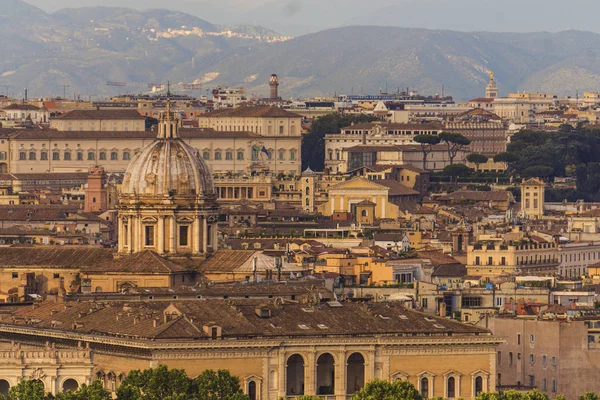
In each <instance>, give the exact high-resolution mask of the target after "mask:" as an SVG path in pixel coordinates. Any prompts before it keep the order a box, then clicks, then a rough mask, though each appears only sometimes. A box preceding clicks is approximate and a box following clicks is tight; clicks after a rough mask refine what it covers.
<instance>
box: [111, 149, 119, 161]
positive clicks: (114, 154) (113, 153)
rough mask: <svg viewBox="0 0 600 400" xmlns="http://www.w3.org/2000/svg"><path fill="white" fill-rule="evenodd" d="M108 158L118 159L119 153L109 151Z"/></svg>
mask: <svg viewBox="0 0 600 400" xmlns="http://www.w3.org/2000/svg"><path fill="white" fill-rule="evenodd" d="M110 159H111V160H118V159H119V153H117V152H116V151H111V152H110Z"/></svg>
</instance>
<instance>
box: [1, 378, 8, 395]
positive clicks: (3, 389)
mask: <svg viewBox="0 0 600 400" xmlns="http://www.w3.org/2000/svg"><path fill="white" fill-rule="evenodd" d="M9 390H10V383H8V381H7V380H5V379H0V395H2V396H4V397H6V398H8V392H9Z"/></svg>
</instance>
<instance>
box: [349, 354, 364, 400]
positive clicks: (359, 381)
mask: <svg viewBox="0 0 600 400" xmlns="http://www.w3.org/2000/svg"><path fill="white" fill-rule="evenodd" d="M346 365H347V367H346V368H347V372H346V376H347V377H348V378H347V379H348V381H347V383H348V384H347V387H346V393H348V394H353V393H356V392H358V391H359V390H360V389H362V388H363V386H364V385H365V358H364V357H363V355H362V354H360V353H353V354H352V355H350V357H348V362H347V363H346Z"/></svg>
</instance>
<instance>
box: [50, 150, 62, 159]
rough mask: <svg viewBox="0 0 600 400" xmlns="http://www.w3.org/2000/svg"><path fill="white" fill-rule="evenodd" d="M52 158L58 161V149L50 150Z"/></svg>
mask: <svg viewBox="0 0 600 400" xmlns="http://www.w3.org/2000/svg"><path fill="white" fill-rule="evenodd" d="M52 160H53V161H58V160H60V153H59V152H58V151H53V152H52Z"/></svg>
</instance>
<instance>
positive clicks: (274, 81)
mask: <svg viewBox="0 0 600 400" xmlns="http://www.w3.org/2000/svg"><path fill="white" fill-rule="evenodd" d="M269 86H270V88H271V95H270V96H269V98H270V99H271V100H277V99H278V98H279V89H278V88H279V78H278V77H277V75H276V74H273V75H271V77H270V78H269Z"/></svg>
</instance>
